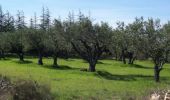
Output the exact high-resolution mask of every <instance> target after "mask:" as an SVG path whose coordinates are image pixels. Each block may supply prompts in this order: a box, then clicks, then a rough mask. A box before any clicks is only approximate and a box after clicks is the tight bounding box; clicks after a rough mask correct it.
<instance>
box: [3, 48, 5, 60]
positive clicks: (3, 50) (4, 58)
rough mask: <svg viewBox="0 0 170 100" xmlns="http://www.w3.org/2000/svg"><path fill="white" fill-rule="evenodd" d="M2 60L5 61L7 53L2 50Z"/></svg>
mask: <svg viewBox="0 0 170 100" xmlns="http://www.w3.org/2000/svg"><path fill="white" fill-rule="evenodd" d="M2 58H3V59H5V53H4V50H2Z"/></svg>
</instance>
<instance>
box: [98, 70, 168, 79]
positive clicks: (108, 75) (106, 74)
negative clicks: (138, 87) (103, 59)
mask: <svg viewBox="0 0 170 100" xmlns="http://www.w3.org/2000/svg"><path fill="white" fill-rule="evenodd" d="M97 75H98V76H100V77H102V78H104V79H107V80H117V81H136V80H137V79H138V78H142V79H145V80H153V79H154V77H153V76H151V75H131V74H130V75H115V74H111V73H109V72H106V71H97ZM160 78H161V80H163V81H166V80H167V79H168V77H160Z"/></svg>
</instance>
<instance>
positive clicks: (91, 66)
mask: <svg viewBox="0 0 170 100" xmlns="http://www.w3.org/2000/svg"><path fill="white" fill-rule="evenodd" d="M95 67H96V64H95V63H94V62H92V63H89V71H90V72H95V71H96V68H95Z"/></svg>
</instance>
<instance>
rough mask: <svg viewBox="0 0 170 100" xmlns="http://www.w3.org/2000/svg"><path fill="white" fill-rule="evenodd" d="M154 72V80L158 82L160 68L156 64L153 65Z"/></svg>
mask: <svg viewBox="0 0 170 100" xmlns="http://www.w3.org/2000/svg"><path fill="white" fill-rule="evenodd" d="M154 73H155V76H154V78H155V81H156V82H159V73H160V70H159V66H158V65H155V67H154Z"/></svg>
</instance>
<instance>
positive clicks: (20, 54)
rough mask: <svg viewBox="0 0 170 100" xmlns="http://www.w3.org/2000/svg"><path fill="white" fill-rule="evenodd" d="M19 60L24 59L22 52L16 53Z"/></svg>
mask: <svg viewBox="0 0 170 100" xmlns="http://www.w3.org/2000/svg"><path fill="white" fill-rule="evenodd" d="M18 56H19V60H20V61H24V53H18Z"/></svg>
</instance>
